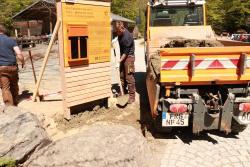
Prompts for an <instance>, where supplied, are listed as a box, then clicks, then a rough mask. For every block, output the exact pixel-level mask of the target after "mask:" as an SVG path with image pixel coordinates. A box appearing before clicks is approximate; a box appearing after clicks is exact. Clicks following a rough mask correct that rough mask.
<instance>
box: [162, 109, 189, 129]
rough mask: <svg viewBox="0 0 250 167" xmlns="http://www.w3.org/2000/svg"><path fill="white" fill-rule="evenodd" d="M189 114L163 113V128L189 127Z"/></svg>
mask: <svg viewBox="0 0 250 167" xmlns="http://www.w3.org/2000/svg"><path fill="white" fill-rule="evenodd" d="M188 120H189V114H188V113H167V112H163V113H162V126H163V127H177V126H188Z"/></svg>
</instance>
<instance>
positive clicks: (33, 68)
mask: <svg viewBox="0 0 250 167" xmlns="http://www.w3.org/2000/svg"><path fill="white" fill-rule="evenodd" d="M29 57H30V63H31V67H32V72H33V76H34V80H35V84H36V83H37V78H36V71H35V66H34V63H33V59H32V54H31V50H29ZM37 95H38V97H39V98H38V101H42V99H43V97H42V96H40V94H39V91H38V92H37Z"/></svg>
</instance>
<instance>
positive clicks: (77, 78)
mask: <svg viewBox="0 0 250 167" xmlns="http://www.w3.org/2000/svg"><path fill="white" fill-rule="evenodd" d="M56 4H57V18H58V20H61V21H62V24H61V27H60V29H59V35H58V40H59V54H60V64H61V76H62V90H63V100H64V115H65V118H67V119H70V114H71V108H72V107H73V106H76V105H81V104H85V103H88V102H92V101H95V100H99V99H105V98H106V99H107V98H109V97H110V95H111V64H110V46H111V40H110V38H111V25H110V1H109V0H102V1H101V0H99V1H97V0H96V1H94V0H91V1H90V0H77V1H75V0H61V1H57V3H56Z"/></svg>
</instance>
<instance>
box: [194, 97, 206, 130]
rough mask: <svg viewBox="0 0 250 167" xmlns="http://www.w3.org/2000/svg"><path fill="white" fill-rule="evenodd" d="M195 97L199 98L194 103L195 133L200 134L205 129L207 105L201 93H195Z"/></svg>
mask: <svg viewBox="0 0 250 167" xmlns="http://www.w3.org/2000/svg"><path fill="white" fill-rule="evenodd" d="M194 99H195V100H197V103H195V104H194V113H193V133H196V134H198V133H200V132H201V131H203V129H204V119H205V113H206V107H205V105H204V103H203V101H202V98H201V97H200V96H199V95H197V94H194Z"/></svg>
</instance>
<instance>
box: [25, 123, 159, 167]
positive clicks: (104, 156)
mask: <svg viewBox="0 0 250 167" xmlns="http://www.w3.org/2000/svg"><path fill="white" fill-rule="evenodd" d="M152 155H153V154H152V151H151V148H150V146H149V145H148V144H147V142H146V140H145V139H144V137H143V136H142V135H141V134H140V132H138V131H137V130H136V129H135V128H133V127H131V126H125V125H114V124H112V125H107V124H103V125H100V124H95V125H92V126H90V127H89V128H88V129H87V130H85V131H83V132H81V133H78V134H75V135H73V136H70V137H67V138H64V139H61V140H58V141H55V142H54V143H52V144H50V145H48V146H47V147H45V148H43V149H41V150H39V151H38V152H37V153H35V154H33V155H32V157H31V158H30V159H29V161H28V162H27V163H25V165H24V166H26V167H44V166H46V167H52V166H53V167H62V166H63V167H75V166H84V167H93V166H98V167H102V166H109V167H120V166H133V167H137V166H138V167H147V166H149V167H150V166H155V164H154V165H153V164H152V159H153V157H152Z"/></svg>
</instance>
